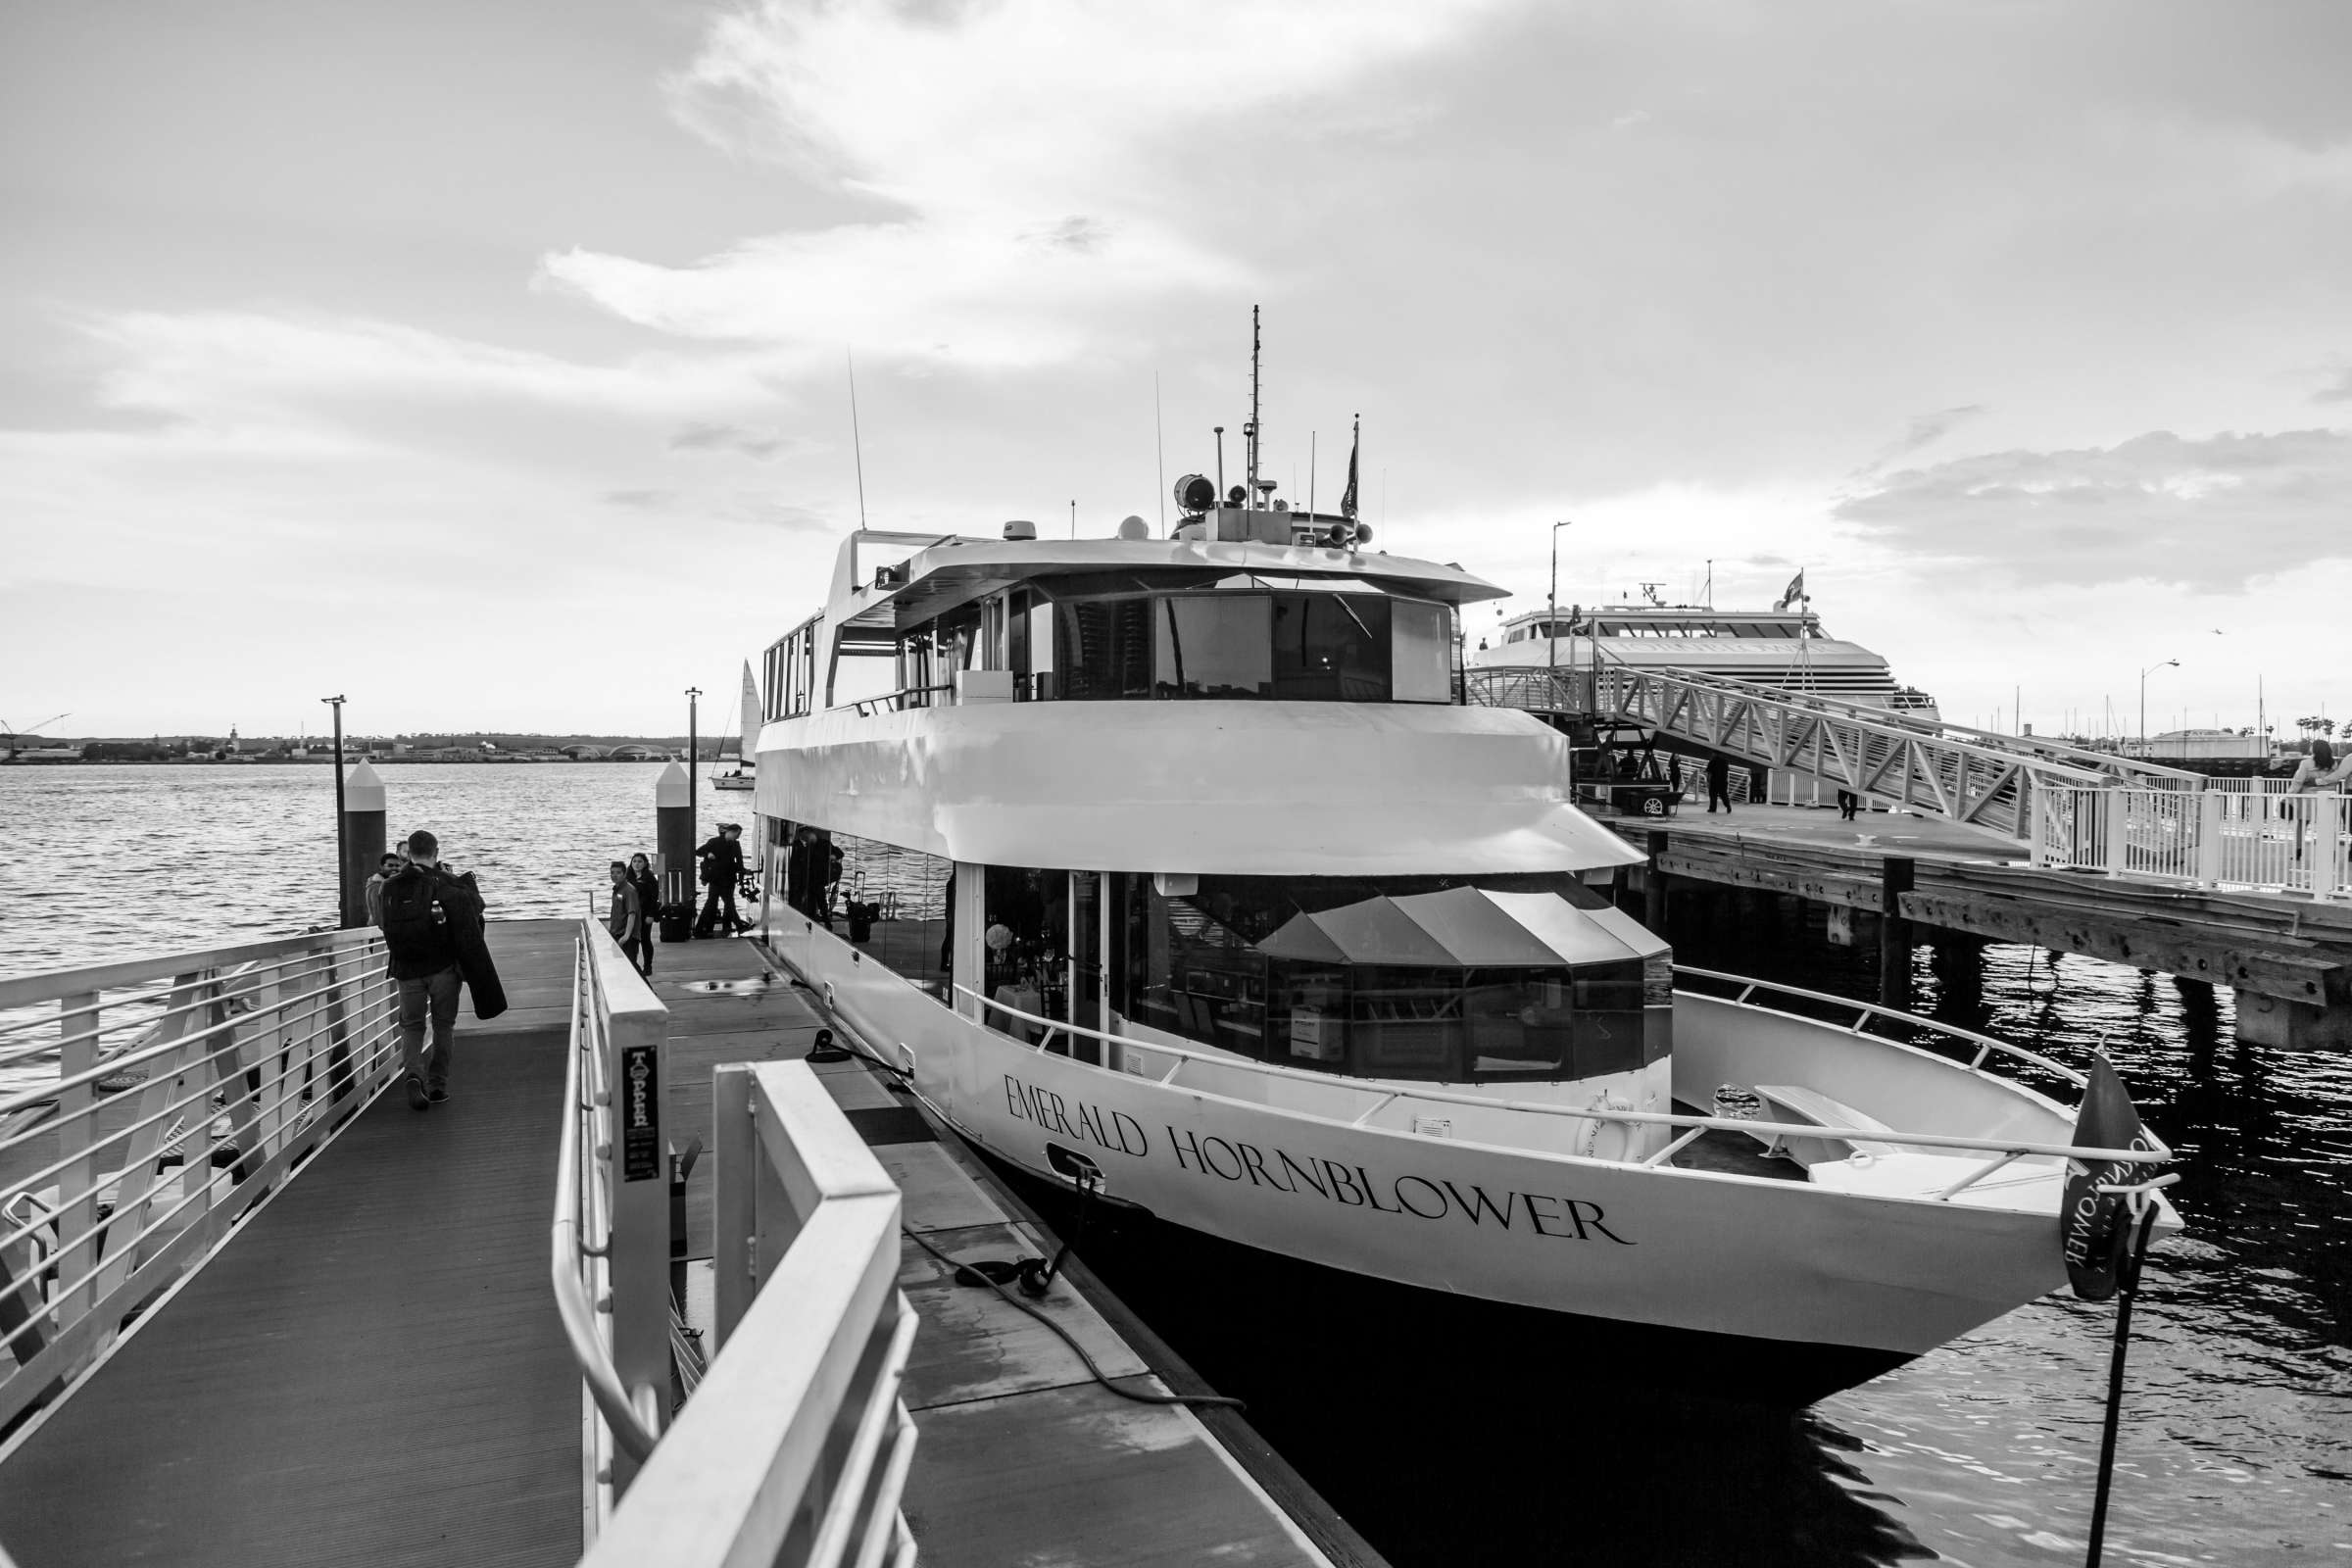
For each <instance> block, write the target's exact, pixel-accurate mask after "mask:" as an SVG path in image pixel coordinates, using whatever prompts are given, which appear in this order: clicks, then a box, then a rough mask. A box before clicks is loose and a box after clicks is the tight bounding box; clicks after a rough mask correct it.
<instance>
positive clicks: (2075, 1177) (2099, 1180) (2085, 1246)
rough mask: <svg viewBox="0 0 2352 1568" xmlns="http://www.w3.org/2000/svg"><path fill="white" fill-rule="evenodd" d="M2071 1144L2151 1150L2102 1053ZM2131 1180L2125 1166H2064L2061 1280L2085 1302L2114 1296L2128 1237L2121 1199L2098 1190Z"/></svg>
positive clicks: (2131, 1168) (2132, 1173)
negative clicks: (2070, 1286)
mask: <svg viewBox="0 0 2352 1568" xmlns="http://www.w3.org/2000/svg"><path fill="white" fill-rule="evenodd" d="M2075 1143H2076V1145H2077V1147H2079V1148H2083V1149H2148V1148H2150V1147H2152V1146H2151V1145H2150V1144H2149V1143H2148V1140H2147V1135H2146V1129H2145V1128H2144V1127H2142V1126H2141V1124H2140V1120H2139V1107H2138V1106H2136V1105H2134V1104H2132V1103H2131V1091H2130V1090H2128V1089H2126V1088H2125V1087H2124V1081H2123V1079H2122V1078H2120V1077H2118V1076H2117V1075H2116V1071H2115V1067H2114V1065H2113V1064H2112V1063H2111V1062H2109V1061H2108V1059H2107V1056H2106V1054H2105V1053H2104V1052H2094V1053H2092V1054H2091V1059H2090V1082H2089V1083H2087V1084H2085V1085H2084V1086H2083V1089H2082V1111H2081V1113H2080V1114H2079V1115H2078V1116H2077V1117H2076V1118H2075ZM2137 1174H2138V1167H2137V1166H2135V1165H2133V1164H2132V1163H2131V1161H2129V1160H2122V1159H2100V1160H2092V1161H2089V1162H2088V1163H2085V1162H2083V1161H2082V1160H2074V1159H2070V1160H2068V1161H2067V1162H2066V1188H2065V1197H2064V1199H2063V1200H2062V1201H2061V1202H2060V1205H2059V1210H2058V1234H2059V1243H2060V1247H2061V1249H2062V1250H2064V1252H2065V1255H2066V1277H2067V1279H2068V1280H2069V1281H2070V1282H2071V1283H2072V1284H2073V1285H2074V1287H2075V1295H2077V1296H2078V1297H2080V1298H2082V1299H2083V1300H2085V1301H2104V1300H2106V1299H2108V1298H2109V1297H2111V1296H2113V1295H2114V1294H2115V1290H2116V1285H2117V1282H2118V1279H2119V1277H2120V1275H2121V1273H2122V1270H2123V1264H2124V1253H2125V1252H2126V1250H2129V1248H2130V1245H2131V1213H2130V1211H2129V1208H2128V1207H2127V1200H2126V1199H2125V1197H2124V1195H2123V1194H2121V1193H2102V1192H2100V1191H2099V1190H2098V1189H2099V1188H2100V1187H2102V1186H2115V1185H2120V1184H2123V1183H2127V1182H2131V1181H2133V1180H2135V1179H2136V1178H2137Z"/></svg>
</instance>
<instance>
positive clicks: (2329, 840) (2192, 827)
mask: <svg viewBox="0 0 2352 1568" xmlns="http://www.w3.org/2000/svg"><path fill="white" fill-rule="evenodd" d="M2257 782H2259V781H2257ZM2345 808H2346V802H2345V798H2344V797H2343V796H2341V795H2336V794H2331V793H2318V794H2314V793H2305V794H2300V795H2287V794H2273V793H2270V792H2268V791H2255V792H2246V791H2237V790H2219V789H2215V790H2200V791H2198V792H2196V793H2194V794H2189V793H2185V792H2180V791H2171V790H2130V789H2065V788H2045V789H2040V790H2036V791H2035V792H2034V812H2033V824H2032V833H2031V835H2030V838H2029V841H2028V852H2029V854H2030V856H2031V858H2032V861H2033V863H2034V865H2037V866H2043V867H2048V868H2053V869H2058V870H2072V871H2103V872H2106V873H2108V874H2110V875H2113V876H2128V877H2142V878H2150V879H2155V880H2159V881H2170V882H2180V883H2184V884H2187V885H2189V886H2191V887H2200V888H2244V889H2247V890H2249V891H2256V892H2272V893H2288V892H2295V893H2308V894H2311V895H2312V896H2313V897H2314V898H2336V899H2340V898H2347V897H2352V841H2348V840H2347V838H2346V827H2347V821H2346V814H2347V813H2346V809H2345Z"/></svg>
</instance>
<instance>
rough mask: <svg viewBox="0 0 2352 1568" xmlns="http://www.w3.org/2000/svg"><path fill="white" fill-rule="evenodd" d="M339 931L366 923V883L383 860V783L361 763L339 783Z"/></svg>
mask: <svg viewBox="0 0 2352 1568" xmlns="http://www.w3.org/2000/svg"><path fill="white" fill-rule="evenodd" d="M342 853H343V876H342V888H343V916H342V919H343V929H345V930H347V931H348V930H352V929H354V928H355V927H358V926H363V925H366V924H367V923H368V878H369V877H371V876H373V875H375V862H376V861H378V860H380V859H382V858H384V781H383V780H382V779H380V778H378V777H377V776H376V772H375V769H374V768H372V767H370V766H368V763H367V762H365V761H362V762H361V763H360V764H359V765H358V766H357V767H354V768H353V769H352V770H351V774H350V776H349V777H348V778H346V779H345V780H344V782H343V844H342Z"/></svg>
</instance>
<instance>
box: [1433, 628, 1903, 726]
mask: <svg viewBox="0 0 2352 1568" xmlns="http://www.w3.org/2000/svg"><path fill="white" fill-rule="evenodd" d="M1596 660H1598V661H1605V662H1609V663H1613V664H1623V665H1626V666H1627V667H1629V668H1632V669H1681V670H1689V671H1691V672H1692V673H1694V674H1700V675H1716V676H1722V677H1727V678H1729V679H1732V680H1743V681H1752V682H1754V683H1755V684H1757V685H1760V686H1775V687H1779V688H1781V689H1783V690H1785V691H1789V692H1796V693H1801V694H1803V695H1806V696H1810V697H1834V698H1838V699H1839V700H1840V701H1843V702H1848V703H1858V704H1862V705H1864V706H1867V707H1873V708H1886V709H1890V710H1892V711H1896V712H1898V713H1902V714H1905V715H1907V716H1909V717H1913V718H1920V719H1927V720H1931V721H1932V720H1934V719H1936V717H1937V714H1936V700H1935V699H1934V698H1932V697H1930V696H1929V695H1928V694H1927V693H1926V692H1923V691H1920V690H1919V689H1918V688H1916V687H1912V686H1904V685H1901V684H1899V683H1897V682H1896V680H1895V678H1894V672H1893V671H1892V670H1891V669H1889V668H1888V667H1887V661H1886V659H1885V658H1884V657H1883V656H1881V655H1879V654H1876V653H1873V652H1872V651H1871V650H1870V649H1868V648H1865V647H1863V646H1862V645H1861V644H1860V643H1855V642H1847V641H1844V640H1843V639H1840V638H1837V637H1832V636H1831V635H1830V634H1829V632H1828V631H1827V630H1825V629H1824V628H1823V626H1822V624H1821V617H1820V616H1819V615H1816V614H1814V613H1813V612H1812V611H1811V610H1810V609H1809V608H1804V607H1801V606H1800V607H1798V608H1790V607H1789V606H1788V605H1780V606H1776V607H1774V608H1773V609H1771V610H1716V609H1714V608H1712V607H1709V606H1700V605H1668V604H1660V603H1656V602H1654V601H1653V602H1651V603H1647V604H1639V605H1602V606H1581V605H1580V606H1576V607H1574V608H1572V609H1570V610H1567V611H1563V612H1561V613H1558V614H1556V615H1555V614H1554V613H1552V612H1550V611H1548V610H1537V611H1531V612H1529V613H1526V614H1521V615H1514V616H1512V617H1510V618H1509V619H1507V620H1505V621H1503V622H1502V623H1501V624H1500V625H1499V626H1497V627H1496V628H1495V630H1494V631H1493V632H1491V633H1489V634H1488V635H1487V637H1486V639H1485V640H1484V641H1483V642H1482V644H1481V645H1480V646H1479V647H1477V648H1475V649H1473V650H1472V651H1471V653H1470V654H1469V657H1468V662H1469V664H1470V666H1471V667H1472V668H1474V669H1534V668H1538V667H1548V668H1554V669H1559V670H1562V671H1571V670H1583V669H1590V668H1592V667H1593V662H1595V661H1596Z"/></svg>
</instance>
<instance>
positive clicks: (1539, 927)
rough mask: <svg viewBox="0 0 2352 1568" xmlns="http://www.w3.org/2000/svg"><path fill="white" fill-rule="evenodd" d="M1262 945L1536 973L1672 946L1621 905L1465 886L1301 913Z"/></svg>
mask: <svg viewBox="0 0 2352 1568" xmlns="http://www.w3.org/2000/svg"><path fill="white" fill-rule="evenodd" d="M1257 951H1258V952H1260V953H1262V954H1264V955H1266V956H1268V957H1270V958H1290V959H1293V960H1295V961H1298V962H1301V963H1345V964H1368V963H1369V964H1394V965H1397V966H1400V967H1406V968H1432V969H1440V968H1443V969H1491V968H1492V969H1537V968H1557V967H1560V966H1562V965H1583V964H1590V963H1623V962H1624V961H1626V960H1627V959H1629V958H1646V957H1648V956H1651V955H1652V954H1658V953H1664V952H1666V951H1667V943H1666V941H1665V939H1664V938H1662V937H1659V936H1656V935H1653V934H1652V933H1651V932H1649V931H1647V930H1644V929H1643V928H1642V925H1641V924H1640V923H1639V922H1638V921H1635V920H1633V919H1631V918H1630V917H1628V916H1627V915H1625V914H1622V913H1620V912H1619V911H1618V910H1615V909H1580V908H1578V907H1576V906H1574V905H1572V904H1570V903H1569V902H1568V901H1567V900H1566V899H1563V898H1561V897H1560V896H1559V895H1558V894H1556V893H1493V892H1489V891H1488V890H1486V889H1485V888H1466V887H1465V888H1447V889H1446V890H1444V891H1443V892H1439V893H1411V894H1406V895H1405V896H1404V897H1402V898H1389V897H1387V896H1385V895H1384V896H1382V897H1379V898H1372V899H1366V900H1364V901H1362V902H1361V903H1358V904H1348V905H1343V906H1342V907H1339V908H1336V909H1325V910H1323V911H1322V912H1321V913H1319V914H1298V915H1293V916H1292V917H1291V918H1290V919H1289V920H1288V921H1286V922H1284V924H1283V925H1282V927H1281V928H1280V929H1279V930H1277V931H1276V932H1275V933H1274V934H1273V935H1272V936H1270V937H1268V938H1266V939H1265V940H1264V941H1263V942H1260V943H1259V944H1258V945H1257Z"/></svg>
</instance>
